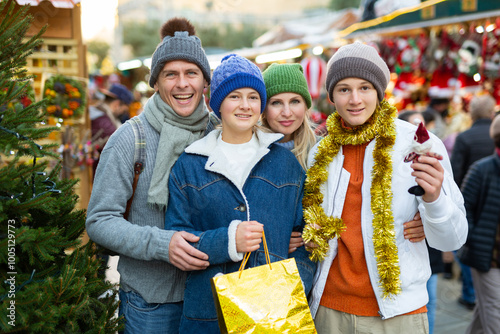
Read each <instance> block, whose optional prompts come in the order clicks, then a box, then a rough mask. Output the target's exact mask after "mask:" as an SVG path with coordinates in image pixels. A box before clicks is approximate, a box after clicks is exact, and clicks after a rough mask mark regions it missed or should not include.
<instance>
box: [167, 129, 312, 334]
mask: <svg viewBox="0 0 500 334" xmlns="http://www.w3.org/2000/svg"><path fill="white" fill-rule="evenodd" d="M256 134H257V138H258V141H259V149H258V150H257V153H256V156H255V157H254V160H253V161H252V165H253V168H252V170H251V171H250V174H249V176H248V177H247V179H246V181H245V183H244V184H243V187H242V188H241V189H239V188H238V187H237V186H236V185H235V183H233V182H232V181H231V180H230V179H228V173H227V169H228V168H229V164H228V161H227V159H226V157H225V155H224V154H223V152H222V151H221V150H220V148H219V147H217V139H218V137H219V136H220V130H214V131H212V132H211V133H209V134H208V135H207V136H206V137H205V138H202V139H200V140H198V141H196V142H195V143H193V144H191V145H190V146H189V147H188V148H186V150H185V152H184V153H183V154H182V155H181V156H180V158H179V159H178V161H177V162H176V164H175V165H174V167H173V169H172V172H171V175H170V179H169V191H170V198H169V205H168V208H167V212H166V218H165V228H166V229H173V230H182V231H188V232H191V233H193V234H195V235H198V236H199V237H200V240H199V241H198V242H197V243H196V244H194V246H195V247H196V248H197V249H199V250H200V251H202V252H204V253H206V254H207V255H208V256H209V262H210V266H209V267H208V268H207V269H205V270H201V271H192V272H190V273H188V278H187V281H186V289H185V292H184V311H183V318H182V320H181V331H180V332H181V333H191V332H193V333H194V332H203V333H211V332H216V333H217V332H218V327H217V321H216V320H217V313H216V310H215V306H214V299H213V295H212V290H211V278H212V277H214V276H215V275H216V274H218V273H222V274H226V273H231V272H235V271H238V268H239V266H240V263H241V259H242V258H243V255H244V254H242V253H238V252H237V251H236V242H235V234H236V227H237V226H238V224H239V223H240V222H242V221H249V220H255V221H258V222H259V223H262V224H264V232H265V236H266V240H267V245H268V248H269V253H270V259H271V262H274V261H280V260H283V259H287V258H289V257H294V258H295V260H296V262H297V267H298V269H299V272H300V276H301V279H302V283H303V285H304V289H305V293H306V294H308V293H309V291H310V289H311V285H312V279H313V275H314V272H315V269H316V264H315V263H313V262H312V261H310V260H309V258H308V255H309V254H308V252H307V251H306V250H305V248H304V247H300V248H299V249H297V250H296V251H295V252H293V253H292V254H288V246H289V241H290V236H291V233H292V231H302V228H303V227H304V220H303V215H302V195H303V190H304V189H303V188H304V180H305V172H304V170H303V168H302V167H301V166H300V164H299V163H298V161H297V159H296V158H295V156H294V155H293V153H291V152H290V151H289V150H287V149H285V148H283V147H280V146H279V145H276V144H275V143H274V142H275V141H277V140H279V139H280V138H281V137H282V136H281V135H279V134H270V133H263V132H261V131H257V133H256ZM265 263H266V260H265V256H264V251H263V246H262V244H261V247H260V249H259V250H257V251H255V252H253V253H252V254H251V256H250V259H249V262H248V264H247V267H255V266H259V265H263V264H265ZM259 284H261V283H260V282H255V288H256V289H258V288H259ZM200 330H201V331H200Z"/></svg>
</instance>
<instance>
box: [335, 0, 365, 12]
mask: <svg viewBox="0 0 500 334" xmlns="http://www.w3.org/2000/svg"><path fill="white" fill-rule="evenodd" d="M360 3H361V0H330V4H329V6H328V8H330V9H331V10H334V11H335V10H342V9H346V8H357V7H359V5H360Z"/></svg>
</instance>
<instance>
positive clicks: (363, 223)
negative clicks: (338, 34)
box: [303, 43, 467, 334]
mask: <svg viewBox="0 0 500 334" xmlns="http://www.w3.org/2000/svg"><path fill="white" fill-rule="evenodd" d="M389 79H390V71H389V69H388V67H387V65H386V63H385V62H384V60H383V59H382V58H381V57H380V56H379V54H378V52H377V50H376V49H375V48H373V47H372V46H368V45H365V44H362V43H353V44H349V45H346V46H343V47H341V48H339V49H338V51H337V52H336V53H335V54H334V55H333V57H332V58H331V59H330V61H329V62H328V65H327V78H326V88H327V92H328V97H329V99H330V101H331V102H332V103H333V104H334V105H335V108H336V113H334V114H332V115H330V116H329V118H328V120H327V127H328V135H327V136H326V137H325V138H323V139H322V140H321V141H320V142H319V143H318V144H317V145H316V146H315V147H314V148H313V149H312V150H311V152H310V154H309V169H308V172H307V181H306V186H305V191H304V194H305V195H304V199H303V203H304V210H305V211H304V217H305V220H306V223H307V226H306V227H305V229H304V232H303V239H304V241H305V242H306V245H307V247H308V248H309V250H310V251H311V256H312V257H313V258H314V259H317V260H320V261H321V262H320V264H319V269H318V273H319V274H317V275H316V278H315V282H314V284H313V290H312V292H311V296H310V308H311V313H312V314H313V316H314V317H315V324H316V329H317V331H318V333H320V334H323V333H353V330H352V329H353V328H358V329H359V330H360V331H362V332H365V331H366V332H370V333H400V332H401V328H404V329H405V330H404V331H405V333H410V334H412V333H415V334H416V333H428V332H429V327H428V321H427V314H426V304H427V301H428V296H427V288H426V283H427V280H428V279H429V277H430V275H431V269H430V265H429V256H428V254H427V246H426V243H425V242H417V243H409V242H408V241H406V240H405V239H404V224H405V221H406V220H408V218H411V217H414V216H415V215H416V213H417V212H418V211H419V212H420V214H421V216H422V223H423V225H424V229H425V234H426V239H427V241H428V243H429V245H430V246H431V247H434V248H436V249H439V250H441V251H452V250H455V249H458V248H460V246H462V245H463V243H464V242H465V239H466V236H467V221H466V218H465V209H464V205H463V198H462V195H461V193H460V190H459V189H458V187H457V185H456V184H455V182H454V180H453V177H452V176H451V175H452V173H451V166H450V161H449V159H448V157H447V155H446V148H445V147H444V145H443V143H442V142H441V141H440V140H439V139H438V138H437V137H436V136H434V135H433V134H430V135H429V136H430V137H429V136H425V135H421V133H420V131H421V130H419V131H418V132H417V127H416V126H414V125H413V124H410V123H408V122H405V121H401V120H398V119H396V116H397V110H396V108H395V107H394V106H392V105H390V104H389V103H388V102H387V100H385V99H384V93H385V90H386V88H387V85H388V83H389ZM423 130H424V131H425V128H424V129H423ZM425 133H427V131H425ZM416 135H418V136H416ZM415 137H417V138H425V139H427V140H426V141H424V142H428V143H429V144H430V147H431V152H430V153H428V154H423V153H421V154H420V156H418V158H417V159H414V160H413V162H412V163H411V164H410V163H405V162H404V161H405V156H407V155H408V154H409V153H410V152H412V150H411V149H410V148H412V147H414V146H413V145H415V143H414V138H415ZM416 184H418V185H419V186H421V187H422V188H423V191H424V192H423V194H422V196H415V195H412V194H410V193H409V192H408V190H407V189H409V188H411V187H412V186H415V185H416ZM344 208H348V210H344Z"/></svg>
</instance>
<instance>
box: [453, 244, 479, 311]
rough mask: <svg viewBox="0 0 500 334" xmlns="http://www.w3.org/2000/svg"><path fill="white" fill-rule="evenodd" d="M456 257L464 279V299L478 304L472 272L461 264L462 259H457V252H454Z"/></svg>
mask: <svg viewBox="0 0 500 334" xmlns="http://www.w3.org/2000/svg"><path fill="white" fill-rule="evenodd" d="M453 254H454V255H455V260H456V261H457V262H458V264H459V265H460V272H461V278H462V298H463V300H465V301H466V302H468V303H471V304H472V303H475V302H476V294H475V292H474V284H473V283H472V273H471V271H470V267H469V266H467V265H465V264H463V263H462V262H460V259H459V258H458V257H457V252H456V251H455V252H453Z"/></svg>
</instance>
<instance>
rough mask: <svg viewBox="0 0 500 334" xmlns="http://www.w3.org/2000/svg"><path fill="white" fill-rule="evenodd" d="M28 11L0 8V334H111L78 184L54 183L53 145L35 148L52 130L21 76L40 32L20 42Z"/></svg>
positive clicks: (108, 300) (113, 322) (110, 300)
mask: <svg viewBox="0 0 500 334" xmlns="http://www.w3.org/2000/svg"><path fill="white" fill-rule="evenodd" d="M19 8H20V9H19ZM27 11H28V7H27V6H21V7H19V6H15V3H14V1H12V0H9V1H1V2H0V45H1V46H2V47H1V48H0V263H1V264H2V265H1V267H0V279H1V281H0V308H1V311H0V332H1V333H14V332H15V333H115V332H116V330H117V329H118V325H119V322H118V319H117V318H116V316H115V312H116V310H117V307H118V302H117V299H116V292H115V289H113V285H112V284H110V283H107V282H105V281H104V274H103V273H102V271H100V270H99V269H100V266H101V263H100V260H98V259H97V258H96V256H95V255H96V250H95V245H93V244H92V243H91V242H90V243H87V244H86V245H83V244H82V240H81V235H82V233H83V231H84V228H85V210H77V209H75V205H76V203H77V201H78V196H77V195H76V194H75V192H74V187H75V185H76V183H77V182H78V181H77V180H68V179H61V178H59V173H60V169H61V168H60V163H58V164H56V167H53V168H50V170H49V167H50V164H49V162H51V161H52V162H53V161H54V160H58V159H59V157H58V154H57V153H55V151H54V146H55V145H57V144H54V145H45V146H41V145H39V144H37V142H39V141H40V140H41V139H43V138H46V137H47V136H48V135H49V134H50V133H51V132H52V131H54V130H55V129H54V128H53V127H47V126H45V125H44V124H45V123H44V121H45V119H46V115H45V113H44V112H43V111H42V110H43V108H42V107H43V106H44V103H45V102H44V101H40V102H36V103H35V102H34V94H33V89H32V88H31V82H30V80H31V79H32V78H30V76H29V75H28V73H27V71H26V69H25V66H26V58H27V57H28V56H29V55H30V54H31V53H32V52H33V50H34V49H35V48H36V47H37V46H39V45H40V43H41V40H40V37H41V35H42V34H43V32H44V30H45V29H42V31H40V32H39V33H38V34H37V35H36V36H33V37H31V38H29V39H27V38H26V37H25V35H26V32H27V30H28V28H29V26H30V24H31V22H32V20H33V19H32V17H30V16H29V15H28V14H27ZM109 291H112V293H109Z"/></svg>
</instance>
